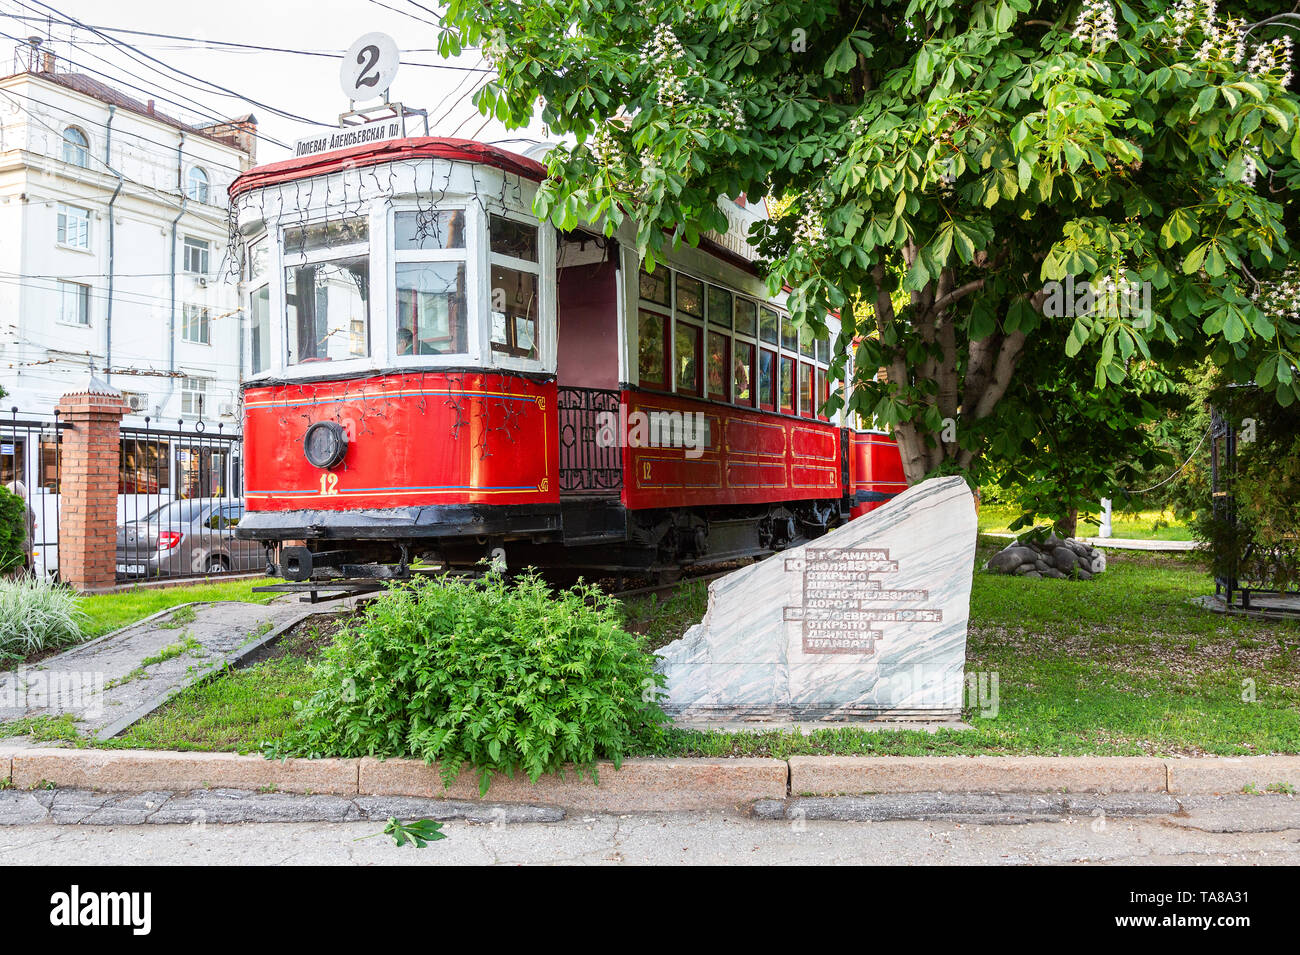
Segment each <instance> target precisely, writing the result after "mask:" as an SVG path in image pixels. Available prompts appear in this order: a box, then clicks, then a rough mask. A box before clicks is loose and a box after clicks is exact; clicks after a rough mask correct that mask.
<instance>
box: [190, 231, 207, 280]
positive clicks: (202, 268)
mask: <svg viewBox="0 0 1300 955" xmlns="http://www.w3.org/2000/svg"><path fill="white" fill-rule="evenodd" d="M208 255H209V243H208V241H207V239H194V238H191V237H190V236H188V235H187V236H186V237H185V271H186V272H192V273H194V274H195V275H207V274H208Z"/></svg>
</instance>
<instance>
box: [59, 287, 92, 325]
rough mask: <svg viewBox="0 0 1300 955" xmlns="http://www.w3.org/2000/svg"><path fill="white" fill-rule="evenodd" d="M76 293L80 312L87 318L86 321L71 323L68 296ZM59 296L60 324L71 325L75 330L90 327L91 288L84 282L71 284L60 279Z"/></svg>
mask: <svg viewBox="0 0 1300 955" xmlns="http://www.w3.org/2000/svg"><path fill="white" fill-rule="evenodd" d="M74 289H75V290H76V291H75V293H74V294H75V295H76V296H77V298H78V299H79V302H78V305H79V308H78V311H79V312H81V313H82V314H84V315H85V316H86V320H85V321H84V322H83V321H81V320H77V321H69V319H68V317H67V302H68V294H69V293H70V292H73V290H74ZM57 294H58V296H59V324H60V325H70V326H72V327H73V328H89V327H90V286H89V285H87V284H85V283H84V282H71V281H67V280H64V279H58V286H57Z"/></svg>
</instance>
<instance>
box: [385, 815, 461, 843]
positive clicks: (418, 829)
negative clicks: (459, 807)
mask: <svg viewBox="0 0 1300 955" xmlns="http://www.w3.org/2000/svg"><path fill="white" fill-rule="evenodd" d="M384 834H385V835H389V836H392V837H393V842H395V843H397V847H398V848H399V849H400V848H401V847H402V846H404V845H407V844H408V843H409V844H410V845H413V846H415V848H417V849H423V848H424V847H425V846H427V845H428V844H429V843H430V842H437V841H438V840H439V839H446V838H447V834H446V833H445V832H443V831H442V823H440V822H435V821H434V820H432V819H417V820H416V821H415V822H411V823H404V822H402V821H401V820H400V819H398V818H396V817H394V816H389V817H388V825H386V826H384Z"/></svg>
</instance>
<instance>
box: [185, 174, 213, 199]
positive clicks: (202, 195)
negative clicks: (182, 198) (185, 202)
mask: <svg viewBox="0 0 1300 955" xmlns="http://www.w3.org/2000/svg"><path fill="white" fill-rule="evenodd" d="M195 176H199V177H201V179H200V180H198V181H197V182H196V180H195ZM196 185H197V186H198V187H199V188H197V189H196V188H195V186H196ZM196 193H198V194H197V195H196ZM185 195H186V197H187V198H188V199H189V200H190V201H191V202H199V203H202V204H203V205H205V206H206V205H208V199H209V198H210V197H211V195H212V177H211V176H209V175H208V171H207V170H206V169H204V168H203V167H202V166H198V165H195V166H190V169H189V172H187V173H186V174H185Z"/></svg>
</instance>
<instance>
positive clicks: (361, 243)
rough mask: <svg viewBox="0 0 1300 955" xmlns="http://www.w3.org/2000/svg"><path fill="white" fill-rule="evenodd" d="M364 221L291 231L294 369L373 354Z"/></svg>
mask: <svg viewBox="0 0 1300 955" xmlns="http://www.w3.org/2000/svg"><path fill="white" fill-rule="evenodd" d="M368 237H369V226H368V223H367V222H366V220H365V219H346V220H336V221H333V222H324V223H319V224H315V225H309V226H305V227H302V228H294V229H286V230H285V233H284V253H285V257H286V258H287V259H289V260H290V262H291V263H292V264H290V265H287V266H286V267H285V270H284V277H285V281H284V286H285V311H286V315H285V318H286V320H287V324H288V339H289V356H288V357H289V364H291V365H301V364H306V363H308V362H318V361H341V360H344V359H348V358H364V357H366V356H367V355H369V354H370V256H369V248H368V246H367V245H366V242H367V241H368Z"/></svg>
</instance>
